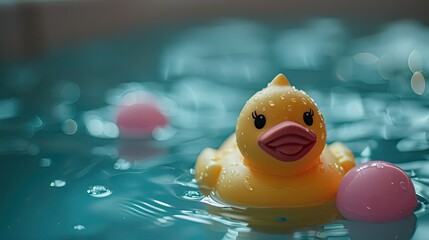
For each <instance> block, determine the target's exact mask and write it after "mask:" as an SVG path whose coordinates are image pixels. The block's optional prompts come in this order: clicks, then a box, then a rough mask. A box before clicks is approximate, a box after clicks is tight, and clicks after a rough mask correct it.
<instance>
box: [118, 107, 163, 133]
mask: <svg viewBox="0 0 429 240" xmlns="http://www.w3.org/2000/svg"><path fill="white" fill-rule="evenodd" d="M116 124H117V125H118V128H119V132H120V135H121V137H123V138H144V137H147V136H149V135H150V134H152V131H153V130H155V129H156V128H158V127H165V126H166V125H167V124H168V119H167V117H165V116H164V114H163V113H162V112H161V109H160V108H159V107H158V106H157V105H156V104H155V103H154V102H151V101H147V102H140V103H135V104H131V105H121V106H119V109H118V112H117V116H116Z"/></svg>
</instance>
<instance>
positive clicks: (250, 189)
mask: <svg viewBox="0 0 429 240" xmlns="http://www.w3.org/2000/svg"><path fill="white" fill-rule="evenodd" d="M243 185H244V187H245V188H246V189H247V190H249V191H253V186H252V184H250V182H249V181H247V180H246V181H244V182H243Z"/></svg>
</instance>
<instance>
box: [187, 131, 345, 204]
mask: <svg viewBox="0 0 429 240" xmlns="http://www.w3.org/2000/svg"><path fill="white" fill-rule="evenodd" d="M316 161H317V162H318V163H317V164H316V165H315V166H314V167H313V168H311V169H309V170H308V171H306V172H305V173H303V174H300V175H297V176H275V175H267V174H264V173H260V172H256V171H252V170H251V169H250V168H249V167H248V166H246V164H245V163H244V161H243V156H242V155H241V152H240V151H239V149H238V147H237V143H236V137H235V134H233V135H232V136H231V137H229V138H228V139H227V140H226V141H225V142H224V144H222V146H221V147H220V148H219V150H215V149H212V148H206V149H205V150H204V151H203V152H202V153H201V154H200V156H199V157H198V161H197V164H196V165H195V170H196V175H195V176H196V178H197V181H198V182H199V183H200V184H201V185H202V186H204V188H205V189H204V192H206V194H208V193H211V194H213V197H215V198H217V199H220V200H221V201H224V202H226V203H229V204H233V205H238V206H252V207H267V206H269V207H285V206H287V207H307V206H312V205H319V204H322V203H324V202H326V201H329V200H332V199H333V198H334V197H335V194H336V192H337V189H338V186H339V185H340V181H341V179H342V178H343V177H344V175H345V173H346V171H347V170H349V169H350V166H351V163H352V162H353V156H352V155H351V153H350V151H349V150H348V149H347V148H346V147H345V146H344V145H342V144H340V143H336V144H332V145H331V146H328V145H325V148H324V149H323V152H322V154H321V155H320V158H319V159H318V160H316Z"/></svg>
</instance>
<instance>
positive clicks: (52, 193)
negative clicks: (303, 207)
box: [0, 19, 429, 239]
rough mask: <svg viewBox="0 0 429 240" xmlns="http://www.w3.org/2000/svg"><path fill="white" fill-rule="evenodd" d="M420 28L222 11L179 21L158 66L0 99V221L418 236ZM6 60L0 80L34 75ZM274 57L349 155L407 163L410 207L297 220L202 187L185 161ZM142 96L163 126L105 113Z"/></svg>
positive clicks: (213, 136) (176, 230) (225, 125)
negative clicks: (181, 27)
mask: <svg viewBox="0 0 429 240" xmlns="http://www.w3.org/2000/svg"><path fill="white" fill-rule="evenodd" d="M405 30H406V32H407V33H408V35H407V34H404V31H405ZM428 31H429V30H428V28H426V27H424V26H420V25H418V24H416V23H413V22H400V23H396V24H392V25H391V26H388V27H387V28H385V30H384V31H381V32H380V33H378V34H375V35H373V36H370V37H365V38H359V39H351V37H350V30H349V29H347V26H345V25H344V24H342V23H341V22H340V21H337V20H330V19H328V20H326V19H322V20H315V21H312V22H310V23H309V24H306V25H304V27H301V28H294V29H293V30H291V29H286V30H281V31H277V30H273V29H270V28H269V26H264V25H260V24H254V23H252V22H244V21H221V22H219V23H217V24H213V25H210V26H207V27H197V28H191V29H189V30H186V31H183V33H182V34H179V36H173V37H172V38H171V39H173V41H172V42H171V43H169V44H168V45H167V46H159V47H160V48H161V50H160V52H162V54H161V58H160V59H159V62H158V63H157V65H159V72H160V74H159V75H160V76H161V77H160V78H159V79H158V78H155V77H153V78H144V79H150V80H145V81H139V82H136V80H135V78H130V81H134V82H131V83H127V84H111V85H109V86H106V87H105V88H103V84H99V85H97V88H100V89H102V90H100V89H95V90H94V89H93V88H91V87H90V86H89V85H85V84H86V83H85V82H84V81H82V82H79V81H63V80H61V81H58V83H57V84H54V85H53V86H52V88H49V87H47V86H45V87H46V88H47V89H51V90H52V91H48V90H46V95H47V96H42V97H40V99H39V98H34V99H28V97H26V96H24V97H22V99H20V98H19V97H13V98H11V97H7V98H5V99H2V100H0V106H2V108H1V110H0V134H1V136H2V138H1V139H0V159H1V160H2V166H3V167H2V168H1V172H2V174H1V176H2V181H3V180H4V184H3V186H4V188H5V190H4V192H7V193H8V194H7V195H5V196H4V197H3V198H2V200H1V203H2V204H1V206H0V210H1V212H2V214H0V223H1V226H2V229H0V235H1V236H6V237H10V238H15V239H16V238H33V239H34V238H37V239H58V238H61V239H69V238H70V239H75V238H85V237H86V238H106V239H119V238H122V239H141V238H149V239H153V238H162V237H165V238H171V236H172V235H174V236H175V237H177V238H179V239H190V238H197V237H199V238H201V236H204V237H203V238H204V239H277V238H278V239H284V237H285V236H287V237H290V238H299V239H303V238H304V239H347V238H348V237H351V238H352V239H368V237H369V236H370V237H373V238H374V237H375V238H376V239H409V238H410V237H411V236H414V238H415V239H422V238H424V237H425V236H426V235H427V230H426V229H427V226H429V218H428V217H427V211H426V208H427V206H428V204H429V188H428V184H429V163H428V159H429V152H428V149H429V142H428V141H429V137H428V132H429V108H428V105H427V99H428V91H426V89H425V81H426V79H425V77H424V76H425V74H426V73H427V72H428V70H429V65H428V64H427V63H428V60H427V59H428V56H427V53H428V52H429V47H428V46H427V44H424V43H426V42H427V40H428V39H427V36H429V35H428V34H427V32H428ZM319 39H322V41H319ZM116 44H118V43H116ZM113 45H114V46H115V44H113ZM294 46H298V47H294ZM398 49H399V51H398ZM86 50H88V49H83V50H82V51H86ZM83 56H86V55H85V54H83ZM103 56H104V55H103ZM387 56H391V57H387ZM123 59H126V58H123ZM40 61H42V60H40ZM46 61H49V59H48V60H46ZM104 61H108V60H107V59H104ZM124 61H126V60H124ZM76 64H78V63H76ZM98 64H99V65H97V67H100V65H101V66H102V64H103V62H100V63H98ZM108 65H109V64H108ZM109 66H110V65H109ZM17 69H19V68H13V69H12V70H11V73H10V74H8V75H7V78H5V81H13V80H14V77H13V76H19V78H20V79H21V80H20V81H23V82H28V84H27V85H26V87H23V89H21V90H22V91H28V89H31V88H33V87H34V86H35V85H37V83H38V82H39V81H40V80H39V78H37V81H36V80H34V79H36V77H35V76H36V75H37V76H39V75H42V74H38V72H37V71H36V70H35V69H31V68H29V67H28V66H26V67H24V68H23V69H22V71H23V72H24V73H27V75H28V73H32V74H31V75H28V76H29V79H30V80H28V81H27V80H26V79H24V78H25V76H27V75H25V74H23V75H20V74H17V73H16V71H18V70H17ZM29 69H30V70H29ZM40 71H43V69H42V70H40ZM279 71H283V72H284V73H285V74H286V75H287V76H288V78H289V80H290V81H291V82H292V83H293V84H295V85H296V86H297V87H298V88H300V89H303V90H305V91H307V92H308V93H309V95H310V96H312V97H313V98H314V99H315V101H316V102H317V103H318V105H319V108H320V110H321V111H322V113H323V114H324V116H325V119H326V122H327V128H328V142H333V141H337V140H339V141H344V142H345V143H346V144H347V145H348V146H349V147H350V148H351V149H352V151H353V152H354V154H355V156H356V157H357V160H358V161H360V162H364V161H370V160H376V159H377V160H378V159H382V160H387V161H390V162H394V163H396V164H399V166H401V167H402V168H403V169H404V170H405V171H406V172H407V173H408V174H410V176H411V177H412V180H413V182H414V184H415V187H416V191H417V194H418V197H419V201H420V204H419V208H418V209H417V210H416V212H415V215H413V216H410V217H409V218H407V219H404V220H402V221H400V222H395V223H388V224H366V223H357V222H350V221H345V220H341V219H339V218H338V216H337V215H335V214H334V215H333V216H329V217H332V218H329V219H331V220H330V221H327V222H319V223H317V224H316V223H313V224H311V223H312V222H311V221H312V220H314V219H312V220H307V221H304V222H302V223H301V224H297V223H296V222H293V221H291V220H290V219H291V218H290V217H289V218H288V216H285V215H283V214H279V213H282V212H281V210H279V211H280V212H278V211H277V210H276V211H277V212H276V211H274V213H273V214H272V215H270V214H266V213H264V214H260V213H259V212H258V210H248V209H247V210H246V209H240V208H231V207H230V206H225V205H223V204H221V203H219V202H216V201H215V200H213V199H210V198H207V197H204V196H203V195H202V194H201V193H200V192H199V190H198V187H197V185H196V183H195V180H194V179H193V171H192V167H193V165H194V163H195V159H196V157H197V155H198V153H199V152H200V151H201V150H202V149H203V148H205V147H208V146H210V147H215V148H217V147H218V146H219V145H220V144H221V143H222V142H223V140H224V139H225V138H226V137H227V136H228V135H230V134H231V133H232V132H233V130H234V127H235V120H236V117H237V114H238V112H239V110H240V109H241V107H242V106H243V104H244V102H245V101H246V100H247V98H248V97H249V96H251V95H252V93H253V92H254V91H257V90H259V89H260V88H261V87H263V86H264V85H265V84H266V83H267V82H268V81H269V80H271V78H272V77H273V76H274V75H275V74H277V73H278V72H279ZM413 79H414V80H413ZM125 80H128V79H121V82H123V81H125ZM96 82H97V81H96V80H94V82H93V83H94V84H95V83H96ZM106 82H108V81H107V80H106ZM106 84H107V83H106ZM6 85H7V84H6ZM9 85H10V86H11V87H10V88H11V91H15V90H16V88H17V86H16V85H15V84H12V83H11V84H9ZM96 90H97V92H100V91H101V93H100V95H99V97H98V98H99V99H102V100H101V104H97V105H95V106H94V105H92V104H91V101H90V100H89V99H91V98H88V95H91V94H93V93H94V92H96ZM2 96H3V95H2ZM5 96H7V95H5ZM82 99H83V100H82ZM93 99H97V98H96V97H93ZM147 99H151V101H157V103H158V104H159V105H160V107H161V109H162V110H163V113H164V114H165V115H166V116H167V117H168V118H169V120H170V126H168V127H167V128H162V129H156V130H155V131H153V132H152V135H151V136H145V137H143V138H142V139H137V140H126V139H121V138H120V134H119V128H118V127H117V126H116V124H115V112H116V111H117V109H118V107H119V106H120V104H121V103H122V102H123V101H125V100H126V101H131V102H132V101H136V100H143V101H145V100H147ZM82 101H83V102H82ZM66 183H67V184H66ZM264 211H265V210H264ZM312 213H313V212H311V211H310V214H312ZM284 214H286V215H287V214H289V213H287V212H285V213H284ZM314 214H317V211H316V210H314ZM315 220H321V218H320V219H317V218H316V219H315ZM334 220H336V221H334ZM332 221H334V222H332ZM416 222H417V224H416ZM294 224H297V225H294ZM23 230H25V231H23ZM414 231H415V233H414ZM273 232H275V233H276V234H272V233H273ZM413 233H414V235H413Z"/></svg>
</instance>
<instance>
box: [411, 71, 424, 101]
mask: <svg viewBox="0 0 429 240" xmlns="http://www.w3.org/2000/svg"><path fill="white" fill-rule="evenodd" d="M411 88H412V89H413V91H414V92H415V93H416V94H418V95H422V94H423V93H424V92H425V88H426V82H425V78H424V76H423V74H422V73H421V72H415V73H414V74H413V76H412V77H411Z"/></svg>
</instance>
